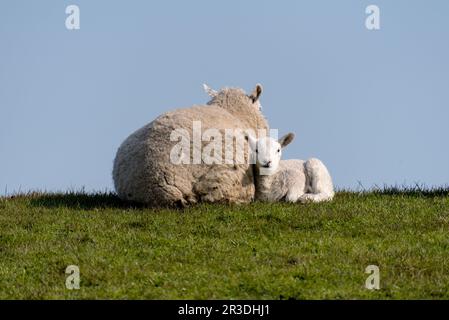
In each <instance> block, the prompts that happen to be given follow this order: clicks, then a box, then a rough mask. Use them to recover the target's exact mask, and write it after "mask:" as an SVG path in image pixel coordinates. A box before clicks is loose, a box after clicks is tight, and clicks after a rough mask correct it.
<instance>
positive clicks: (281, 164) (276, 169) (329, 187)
mask: <svg viewBox="0 0 449 320" xmlns="http://www.w3.org/2000/svg"><path fill="white" fill-rule="evenodd" d="M294 137H295V135H294V134H293V133H289V134H287V135H285V136H284V137H282V138H281V139H279V141H276V140H275V139H273V138H271V137H263V138H260V139H259V140H257V139H255V138H254V137H253V136H251V135H248V136H247V139H248V141H249V143H250V146H251V150H252V151H253V152H252V156H253V157H255V160H253V163H255V164H254V170H255V172H254V180H255V186H256V195H255V199H256V200H259V201H267V202H275V201H287V202H297V201H299V202H303V203H305V202H322V201H330V200H332V199H333V197H334V194H335V193H334V187H333V184H332V178H331V176H330V174H329V172H328V170H327V168H326V167H325V166H324V164H323V163H322V162H321V161H320V160H318V159H314V158H312V159H309V160H307V161H303V160H296V159H295V160H281V155H282V148H284V147H286V146H287V145H288V144H289V143H290V142H292V140H293V138H294ZM253 159H254V158H253Z"/></svg>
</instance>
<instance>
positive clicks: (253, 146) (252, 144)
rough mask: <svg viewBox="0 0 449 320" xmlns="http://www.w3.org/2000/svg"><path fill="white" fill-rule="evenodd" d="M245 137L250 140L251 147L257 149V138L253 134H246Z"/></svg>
mask: <svg viewBox="0 0 449 320" xmlns="http://www.w3.org/2000/svg"><path fill="white" fill-rule="evenodd" d="M245 139H246V141H248V143H249V147H250V148H251V150H253V151H254V150H256V148H257V140H256V138H254V137H253V136H252V135H251V134H245Z"/></svg>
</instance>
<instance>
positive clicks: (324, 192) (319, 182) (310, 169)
mask: <svg viewBox="0 0 449 320" xmlns="http://www.w3.org/2000/svg"><path fill="white" fill-rule="evenodd" d="M304 169H305V174H306V175H307V179H308V181H309V183H308V187H309V190H308V191H307V193H305V194H304V195H302V196H301V197H299V201H301V202H303V203H304V202H322V201H330V200H332V199H333V197H334V194H335V193H334V186H333V184H332V178H331V176H330V174H329V171H328V170H327V168H326V167H325V165H324V164H323V163H322V162H321V161H320V160H318V159H314V158H313V159H310V160H308V161H306V162H305V163H304Z"/></svg>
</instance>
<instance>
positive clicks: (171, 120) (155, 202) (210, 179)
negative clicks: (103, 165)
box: [112, 85, 268, 207]
mask: <svg viewBox="0 0 449 320" xmlns="http://www.w3.org/2000/svg"><path fill="white" fill-rule="evenodd" d="M204 89H205V90H206V92H207V93H208V94H209V96H210V97H211V100H210V101H209V102H208V103H207V105H194V106H192V107H190V108H185V109H176V110H174V111H171V112H167V113H165V114H162V115H161V116H159V117H158V118H156V119H155V120H154V121H153V122H151V123H149V124H147V125H146V126H144V127H142V128H140V129H139V130H137V131H136V132H134V133H133V134H131V135H130V136H129V137H128V138H127V139H126V140H125V141H124V142H123V143H122V144H121V146H120V147H119V149H118V151H117V154H116V157H115V160H114V166H113V172H112V175H113V180H114V186H115V190H116V192H117V194H118V196H119V197H120V198H121V199H123V200H127V201H133V202H138V203H143V204H146V205H149V206H155V207H161V206H162V207H173V206H177V207H185V206H188V205H191V204H195V203H198V202H225V203H249V202H251V201H252V200H253V198H254V194H255V187H254V180H253V172H252V169H251V166H250V164H249V161H245V162H244V163H243V164H236V163H233V164H225V163H222V164H217V163H214V164H207V165H206V164H204V163H202V162H201V163H199V164H198V163H197V164H192V163H187V164H186V163H180V164H179V163H178V164H176V163H173V161H171V150H172V149H173V148H174V147H175V145H176V143H177V142H176V141H172V139H171V134H172V132H174V130H181V132H184V136H182V137H181V139H184V138H185V139H190V138H191V137H192V135H193V133H194V130H193V126H194V125H193V122H195V121H198V122H199V123H200V124H201V128H202V130H203V132H204V131H206V130H208V129H213V128H214V129H217V130H218V131H219V132H220V133H222V134H223V133H224V135H226V133H225V130H226V129H231V130H232V129H237V130H238V129H241V130H244V131H247V130H253V132H254V131H255V132H257V131H258V130H268V123H267V121H266V119H265V118H264V116H263V115H262V113H261V111H260V109H261V106H260V103H259V98H260V95H261V93H262V86H261V85H257V86H256V88H255V89H254V91H253V92H252V93H251V94H249V95H247V94H246V93H245V92H244V91H243V90H242V89H239V88H223V89H222V90H220V91H218V92H217V91H215V90H213V89H211V88H210V87H208V86H206V85H205V86H204ZM242 140H243V142H242V143H243V144H245V145H246V144H247V142H246V140H245V139H244V138H242ZM204 145H205V143H204V142H202V143H200V148H203V147H204ZM236 147H242V146H236ZM197 148H198V147H195V145H194V146H193V147H191V145H190V143H189V149H192V150H191V151H192V152H190V155H189V157H188V158H189V159H190V156H191V153H195V151H198V150H196V149H197ZM244 149H245V151H244V157H245V159H248V157H249V152H248V149H249V148H244ZM189 159H187V160H189Z"/></svg>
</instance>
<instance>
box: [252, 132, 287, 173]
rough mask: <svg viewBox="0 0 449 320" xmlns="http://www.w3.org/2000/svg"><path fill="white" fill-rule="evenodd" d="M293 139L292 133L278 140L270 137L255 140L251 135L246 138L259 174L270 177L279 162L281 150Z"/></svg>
mask: <svg viewBox="0 0 449 320" xmlns="http://www.w3.org/2000/svg"><path fill="white" fill-rule="evenodd" d="M294 137H295V135H294V134H293V133H288V134H286V135H285V136H283V137H282V138H281V139H279V140H276V139H274V138H271V137H262V138H259V139H256V138H254V137H253V136H251V135H247V136H246V138H247V140H248V143H249V145H250V148H251V151H252V154H253V156H255V157H256V158H255V163H256V166H257V167H258V168H259V169H260V172H261V174H262V173H263V174H264V175H271V174H273V173H275V172H276V171H277V169H278V168H279V163H280V161H281V156H282V148H284V147H286V146H287V145H288V144H290V142H292V141H293V139H294Z"/></svg>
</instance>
